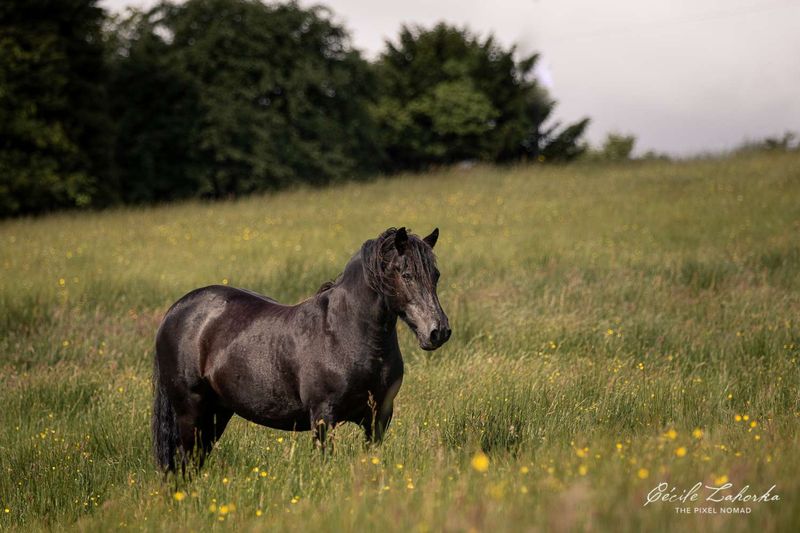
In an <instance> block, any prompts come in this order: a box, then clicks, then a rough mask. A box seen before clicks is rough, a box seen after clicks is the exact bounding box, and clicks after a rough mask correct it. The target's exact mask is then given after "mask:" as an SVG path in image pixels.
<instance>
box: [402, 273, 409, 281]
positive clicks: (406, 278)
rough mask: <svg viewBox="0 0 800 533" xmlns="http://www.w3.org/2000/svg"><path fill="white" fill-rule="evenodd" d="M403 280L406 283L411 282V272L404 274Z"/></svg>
mask: <svg viewBox="0 0 800 533" xmlns="http://www.w3.org/2000/svg"><path fill="white" fill-rule="evenodd" d="M403 279H404V280H406V281H411V272H403Z"/></svg>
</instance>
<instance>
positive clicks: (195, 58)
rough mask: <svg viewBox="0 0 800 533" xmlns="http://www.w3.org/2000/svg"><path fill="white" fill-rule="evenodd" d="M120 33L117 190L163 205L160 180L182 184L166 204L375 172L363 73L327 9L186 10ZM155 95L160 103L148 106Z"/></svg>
mask: <svg viewBox="0 0 800 533" xmlns="http://www.w3.org/2000/svg"><path fill="white" fill-rule="evenodd" d="M127 27H128V31H127V36H123V37H122V42H121V45H120V46H119V48H118V50H119V54H118V58H117V67H116V68H115V73H116V76H117V81H118V84H117V89H118V90H119V91H120V93H119V94H121V95H124V96H122V97H121V98H120V105H117V106H116V109H117V111H118V112H119V113H120V123H121V124H122V125H123V129H122V131H120V135H119V141H118V143H117V144H118V153H119V154H120V159H121V160H123V161H126V162H127V165H128V166H129V168H130V169H132V170H131V171H130V172H129V173H127V175H125V173H124V171H121V172H123V176H124V178H123V180H124V181H125V182H126V183H131V182H133V181H135V180H136V179H144V180H145V182H144V183H142V184H141V185H140V186H139V187H138V189H140V190H141V191H142V192H141V193H137V194H136V196H138V197H146V191H148V190H151V191H152V192H151V194H152V195H154V196H161V195H162V192H161V189H162V187H161V185H160V183H161V182H162V180H163V184H164V186H165V187H166V188H169V184H178V186H177V187H175V188H173V190H172V192H173V193H174V194H173V195H174V196H183V195H185V194H186V193H187V191H192V190H193V191H194V193H195V194H201V195H208V196H214V197H220V196H226V195H231V194H243V193H248V192H251V191H256V190H263V189H269V188H276V187H281V186H286V185H289V184H292V183H296V182H306V183H313V184H323V183H328V182H330V181H334V180H337V179H341V178H345V177H351V176H354V175H357V174H360V173H367V172H370V171H372V170H373V169H374V168H375V161H376V156H377V153H378V147H377V145H376V144H375V141H374V139H375V135H374V129H373V125H372V120H371V117H370V115H369V113H368V112H367V106H366V101H367V99H368V98H369V95H370V93H371V88H372V85H373V82H372V78H371V76H370V71H369V68H368V65H367V63H366V62H365V61H364V60H363V59H362V58H361V57H360V55H359V53H358V52H357V51H355V50H353V49H352V48H351V47H350V44H349V41H348V35H347V33H346V31H345V29H344V28H342V27H341V26H338V25H337V24H335V23H334V22H333V21H332V20H331V14H330V13H329V12H328V11H327V10H326V9H324V8H321V7H313V8H309V9H304V8H301V7H299V6H298V5H297V4H295V3H290V4H282V5H281V4H276V5H266V4H263V3H261V2H258V1H255V0H189V1H188V2H186V3H184V4H180V5H175V4H170V3H164V4H161V5H160V6H158V7H157V8H156V9H154V10H152V11H150V12H149V13H147V14H145V15H138V16H137V20H135V21H129V22H127ZM139 75H141V79H142V80H147V81H146V82H142V83H146V84H147V86H146V87H141V88H139V87H137V85H138V84H137V83H136V82H135V79H136V78H137V77H138V76H139ZM131 82H133V83H131ZM126 87H127V88H128V89H127V91H126ZM156 93H161V94H163V95H164V98H163V99H162V101H161V102H153V103H148V102H150V97H149V96H148V95H150V94H156ZM137 95H138V96H137ZM129 97H130V99H132V100H133V105H131V106H130V108H129V109H125V105H124V102H126V101H129ZM176 104H178V108H177V110H176V114H175V113H170V112H169V110H175V109H176V108H175V105H176ZM141 109H145V110H146V112H145V114H144V115H142V114H141ZM143 117H147V118H143ZM180 132H183V136H182V137H180V136H179V133H180ZM170 139H175V142H176V143H177V145H176V146H170ZM171 149H172V150H173V155H172V156H170V155H169V152H170V150H171ZM163 156H166V159H163ZM133 169H136V170H133ZM137 176H141V178H137ZM153 184H156V185H157V186H156V188H155V189H152V185H153ZM131 186H132V187H134V185H133V184H131ZM134 188H136V187H134Z"/></svg>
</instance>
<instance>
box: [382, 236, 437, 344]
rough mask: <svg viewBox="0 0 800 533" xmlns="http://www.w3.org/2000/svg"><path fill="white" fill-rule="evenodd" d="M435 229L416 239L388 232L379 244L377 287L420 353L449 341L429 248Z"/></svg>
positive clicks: (415, 237)
mask: <svg viewBox="0 0 800 533" xmlns="http://www.w3.org/2000/svg"><path fill="white" fill-rule="evenodd" d="M438 238H439V228H436V229H434V230H433V232H431V234H430V235H428V236H427V237H425V238H424V239H420V238H419V237H417V236H416V235H413V234H408V233H407V232H406V229H405V228H400V229H398V230H391V229H390V230H388V231H387V232H386V233H384V235H383V236H382V241H383V242H381V246H380V249H381V254H380V255H381V261H380V263H381V264H380V267H379V268H380V270H381V274H380V275H381V278H382V279H381V286H382V289H383V290H382V292H383V293H384V294H385V295H386V297H387V301H388V303H389V306H390V307H391V309H392V310H393V311H394V312H395V313H397V315H398V316H399V317H400V318H401V319H403V321H404V322H405V323H406V324H408V326H409V327H410V328H411V330H412V331H413V332H414V333H415V334H416V336H417V339H418V340H419V345H420V347H421V348H422V349H423V350H435V349H436V348H438V347H440V346H441V345H442V344H444V343H445V342H447V339H449V338H450V333H451V331H450V321H449V320H448V319H447V315H446V314H445V313H444V310H442V304H440V303H439V296H438V295H437V294H436V284H437V282H438V281H439V270H438V269H437V268H436V257H435V256H434V255H433V247H434V246H435V245H436V240H437V239H438Z"/></svg>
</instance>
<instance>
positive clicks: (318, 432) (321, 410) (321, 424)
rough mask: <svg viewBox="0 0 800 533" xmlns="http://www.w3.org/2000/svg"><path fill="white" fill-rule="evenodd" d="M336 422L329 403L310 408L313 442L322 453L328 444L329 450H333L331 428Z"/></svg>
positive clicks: (332, 428)
mask: <svg viewBox="0 0 800 533" xmlns="http://www.w3.org/2000/svg"><path fill="white" fill-rule="evenodd" d="M336 422H337V421H336V417H335V416H334V413H333V409H332V408H331V406H330V404H327V403H325V404H321V405H319V406H317V407H316V408H315V409H312V410H311V429H312V431H313V432H314V444H315V445H316V447H317V448H319V449H320V450H322V452H323V453H325V451H326V450H327V449H328V446H329V445H330V451H331V452H333V430H334V428H335V427H336ZM328 441H330V443H329V442H328Z"/></svg>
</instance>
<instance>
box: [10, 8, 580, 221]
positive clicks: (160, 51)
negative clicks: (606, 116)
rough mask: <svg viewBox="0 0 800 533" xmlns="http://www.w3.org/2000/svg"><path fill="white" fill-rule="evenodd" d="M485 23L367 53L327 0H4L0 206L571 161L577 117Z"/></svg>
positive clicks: (216, 193) (22, 208) (138, 198)
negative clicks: (558, 113)
mask: <svg viewBox="0 0 800 533" xmlns="http://www.w3.org/2000/svg"><path fill="white" fill-rule="evenodd" d="M516 56H517V53H516V50H515V49H514V48H511V49H508V50H506V49H503V48H502V47H500V46H499V45H498V44H497V43H496V42H495V41H494V39H493V38H492V37H489V38H487V39H483V40H482V39H479V38H477V37H475V36H473V35H472V34H470V33H469V32H468V31H466V30H461V29H457V28H453V27H449V26H446V25H444V24H440V25H438V26H436V27H434V28H433V29H430V30H424V29H420V28H413V29H409V28H403V29H402V30H401V32H400V36H399V38H398V41H397V42H396V43H387V46H386V51H385V52H384V53H383V55H382V56H381V57H380V58H379V60H378V61H376V62H375V63H374V64H372V65H371V64H369V63H368V62H366V61H365V60H364V59H363V58H362V56H361V54H360V53H359V52H358V51H357V50H355V49H353V48H352V47H351V45H350V42H349V35H348V33H347V30H346V29H345V28H343V27H342V26H340V25H338V24H337V23H335V22H334V21H333V16H332V14H331V12H330V11H328V10H327V9H326V8H323V7H311V8H304V7H300V6H299V5H298V4H297V3H294V2H292V3H287V4H265V3H262V2H261V1H258V0H188V1H187V2H184V3H181V4H174V3H171V2H164V3H161V4H160V5H158V6H157V7H155V8H154V9H152V10H150V11H148V12H137V11H129V12H128V13H127V14H126V15H125V16H124V17H122V18H119V17H114V18H111V19H110V18H108V17H107V15H106V14H105V13H104V12H103V10H102V9H100V8H99V7H98V6H97V0H6V1H5V2H3V3H1V4H0V216H9V215H17V214H25V213H37V212H43V211H50V210H53V209H58V208H69V207H85V206H95V207H103V206H106V205H110V204H113V203H116V202H124V203H141V202H154V201H163V200H172V199H177V198H186V197H193V196H194V197H197V196H201V197H215V198H218V197H227V196H235V195H242V194H247V193H250V192H254V191H263V190H270V189H276V188H280V187H285V186H289V185H292V184H296V183H306V184H312V185H324V184H328V183H332V182H336V181H340V180H345V179H352V178H357V177H359V176H367V175H369V174H374V173H376V172H381V171H385V172H393V171H398V170H406V169H424V168H427V167H430V166H432V165H440V164H450V163H454V162H458V161H463V160H482V161H491V162H505V161H516V160H520V159H530V160H538V161H568V160H571V159H573V158H574V157H576V156H577V155H579V154H580V152H581V151H582V150H583V145H582V144H581V143H580V142H579V139H580V137H581V135H582V134H583V131H584V129H585V127H586V124H587V123H588V121H587V120H583V121H580V122H578V123H576V124H571V125H568V126H566V127H564V128H561V127H560V126H558V125H556V126H549V127H548V126H547V125H546V124H548V123H549V118H550V115H551V113H552V111H553V107H554V101H553V100H552V99H551V98H550V96H549V95H548V94H547V93H546V91H544V90H543V89H542V88H541V87H540V86H539V85H537V83H536V81H535V79H534V77H533V75H532V72H533V68H534V65H535V62H536V59H537V56H536V55H533V56H531V57H528V58H524V59H522V60H516V59H515V58H516Z"/></svg>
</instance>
